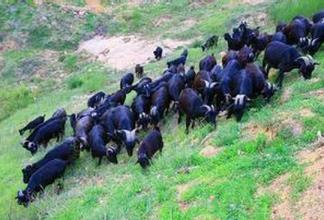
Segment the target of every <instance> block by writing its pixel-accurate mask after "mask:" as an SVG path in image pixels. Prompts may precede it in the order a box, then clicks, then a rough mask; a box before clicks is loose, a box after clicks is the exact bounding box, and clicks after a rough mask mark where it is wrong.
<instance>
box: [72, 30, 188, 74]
mask: <svg viewBox="0 0 324 220" xmlns="http://www.w3.org/2000/svg"><path fill="white" fill-rule="evenodd" d="M190 43H191V41H177V40H171V39H166V40H161V41H153V40H147V39H144V38H141V37H137V36H134V35H129V36H113V37H101V36H96V37H94V38H93V39H91V40H88V41H84V42H82V43H81V44H80V46H79V50H78V51H85V52H87V53H90V54H92V55H93V56H95V57H96V59H97V60H99V61H101V62H103V63H105V64H107V65H109V66H111V67H113V68H115V69H118V70H125V69H133V68H134V67H135V65H136V64H144V63H147V62H149V61H150V60H153V59H154V56H153V51H154V50H155V48H156V47H157V46H161V47H162V48H163V53H164V56H165V55H166V54H169V53H170V52H171V51H173V50H175V49H176V48H177V47H180V46H185V45H188V44H190Z"/></svg>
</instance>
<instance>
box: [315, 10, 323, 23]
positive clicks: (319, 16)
mask: <svg viewBox="0 0 324 220" xmlns="http://www.w3.org/2000/svg"><path fill="white" fill-rule="evenodd" d="M323 19H324V10H323V9H322V10H321V11H319V12H317V13H315V14H314V15H313V18H312V20H313V22H314V24H315V23H318V22H321V21H323Z"/></svg>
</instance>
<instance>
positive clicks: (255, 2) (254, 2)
mask: <svg viewBox="0 0 324 220" xmlns="http://www.w3.org/2000/svg"><path fill="white" fill-rule="evenodd" d="M263 2H265V0H243V1H242V3H244V4H250V5H258V4H261V3H263Z"/></svg>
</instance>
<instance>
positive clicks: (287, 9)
mask: <svg viewBox="0 0 324 220" xmlns="http://www.w3.org/2000/svg"><path fill="white" fill-rule="evenodd" d="M323 8H324V2H323V1H318V0H286V1H277V2H276V3H275V4H273V6H272V7H271V8H270V10H269V11H270V14H271V16H272V17H273V19H274V20H275V21H276V22H278V21H286V22H288V21H289V20H291V19H292V18H293V17H295V16H296V15H303V16H312V15H313V14H314V12H318V11H319V10H320V9H323Z"/></svg>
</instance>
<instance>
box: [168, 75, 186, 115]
mask: <svg viewBox="0 0 324 220" xmlns="http://www.w3.org/2000/svg"><path fill="white" fill-rule="evenodd" d="M185 84H186V79H185V77H184V76H183V75H180V74H175V75H173V76H172V78H171V79H170V80H169V81H168V92H169V95H170V99H171V101H173V108H174V109H175V110H176V111H177V110H178V105H179V96H180V93H181V91H182V90H183V89H184V88H185Z"/></svg>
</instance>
